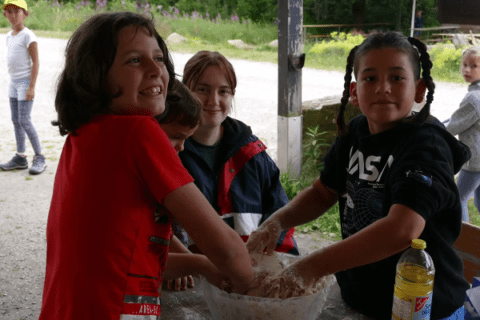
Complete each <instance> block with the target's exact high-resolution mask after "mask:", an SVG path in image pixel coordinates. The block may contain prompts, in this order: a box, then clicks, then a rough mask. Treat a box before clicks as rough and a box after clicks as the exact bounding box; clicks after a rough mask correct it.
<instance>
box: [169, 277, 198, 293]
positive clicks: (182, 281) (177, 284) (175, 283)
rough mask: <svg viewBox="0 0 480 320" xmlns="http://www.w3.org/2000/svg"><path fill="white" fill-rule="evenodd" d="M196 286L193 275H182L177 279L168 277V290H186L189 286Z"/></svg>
mask: <svg viewBox="0 0 480 320" xmlns="http://www.w3.org/2000/svg"><path fill="white" fill-rule="evenodd" d="M194 286H195V282H194V281H193V277H192V276H186V277H180V278H177V279H168V280H167V289H168V290H174V291H179V290H185V289H187V287H188V288H193V287H194Z"/></svg>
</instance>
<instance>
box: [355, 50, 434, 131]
mask: <svg viewBox="0 0 480 320" xmlns="http://www.w3.org/2000/svg"><path fill="white" fill-rule="evenodd" d="M357 66H358V67H357V70H356V74H357V82H352V84H351V86H350V96H351V101H352V104H353V105H355V106H358V107H360V110H361V111H362V113H363V114H365V116H366V117H367V119H368V125H369V128H370V133H371V134H375V133H379V132H381V131H384V130H387V129H389V128H392V127H394V126H395V125H396V122H397V121H398V120H400V119H403V118H405V117H407V116H409V115H410V114H411V112H412V107H413V102H414V101H415V102H417V103H420V102H422V101H423V98H424V96H425V85H424V83H423V80H421V79H420V80H415V77H414V72H413V69H412V65H411V62H410V60H409V59H408V57H407V55H406V54H404V53H403V52H402V51H400V50H398V49H395V48H383V49H373V50H370V51H368V52H367V53H365V54H364V55H363V56H361V57H360V58H359V61H358V65H357Z"/></svg>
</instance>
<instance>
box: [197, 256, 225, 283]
mask: <svg viewBox="0 0 480 320" xmlns="http://www.w3.org/2000/svg"><path fill="white" fill-rule="evenodd" d="M204 257H205V261H204V263H203V267H202V269H201V273H202V274H203V275H204V276H205V278H207V281H208V282H210V283H211V284H213V285H214V286H216V287H218V288H220V289H222V290H224V289H225V288H226V286H227V284H228V283H230V280H229V279H228V277H227V276H225V275H224V274H222V273H221V272H220V270H218V268H217V267H215V265H214V264H213V263H212V262H211V261H210V260H208V258H207V257H206V256H204Z"/></svg>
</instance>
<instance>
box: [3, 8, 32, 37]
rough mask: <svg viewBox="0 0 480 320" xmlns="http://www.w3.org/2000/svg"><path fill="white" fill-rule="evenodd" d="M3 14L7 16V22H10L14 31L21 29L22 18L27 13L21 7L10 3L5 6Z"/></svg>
mask: <svg viewBox="0 0 480 320" xmlns="http://www.w3.org/2000/svg"><path fill="white" fill-rule="evenodd" d="M3 15H4V16H5V17H7V20H8V22H10V24H11V25H12V27H13V29H14V30H15V31H20V30H22V29H23V20H25V18H26V17H27V16H28V13H26V11H25V10H23V9H22V8H20V7H17V6H15V5H13V4H10V5H8V6H6V7H5V11H3Z"/></svg>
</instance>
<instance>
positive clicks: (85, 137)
mask: <svg viewBox="0 0 480 320" xmlns="http://www.w3.org/2000/svg"><path fill="white" fill-rule="evenodd" d="M192 181H193V179H192V178H191V176H190V175H189V174H188V172H187V171H186V170H185V169H184V168H183V166H182V164H181V162H180V160H179V159H178V156H177V154H176V152H175V150H174V149H173V147H172V145H171V144H170V141H169V140H168V138H167V136H166V134H165V132H163V130H161V128H160V126H159V125H158V123H157V122H156V121H155V120H154V119H153V118H150V117H144V116H115V115H101V116H98V117H96V118H94V120H93V121H92V122H91V123H89V124H87V125H84V126H82V127H81V128H80V129H79V130H77V135H76V136H74V135H72V134H70V135H69V136H68V137H67V139H66V142H65V145H64V147H63V152H62V155H61V158H60V162H59V164H58V168H57V173H56V177H55V185H54V190H53V197H52V203H51V206H50V212H49V215H48V223H47V267H46V276H45V285H44V292H43V302H42V310H41V314H40V320H52V319H79V320H80V319H81V320H86V319H95V320H97V319H102V320H107V319H115V320H118V319H120V317H121V316H122V315H143V316H146V317H144V318H142V319H147V318H151V319H156V316H157V315H159V314H160V297H159V293H158V289H159V283H160V282H161V278H160V275H161V273H162V272H163V269H164V265H165V261H166V257H167V252H168V244H169V240H170V236H171V228H170V224H171V219H170V217H169V216H157V217H155V214H154V212H155V209H156V208H157V205H158V203H161V202H163V199H164V198H165V196H167V195H168V194H169V193H170V192H172V191H173V190H175V189H176V188H178V187H181V186H183V185H185V184H187V183H189V182H192ZM155 220H156V221H155ZM127 317H128V316H127Z"/></svg>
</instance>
